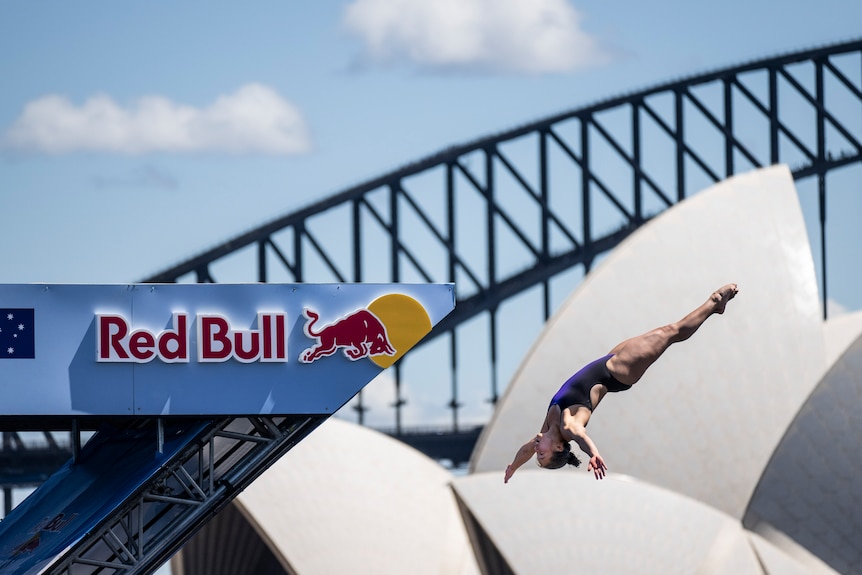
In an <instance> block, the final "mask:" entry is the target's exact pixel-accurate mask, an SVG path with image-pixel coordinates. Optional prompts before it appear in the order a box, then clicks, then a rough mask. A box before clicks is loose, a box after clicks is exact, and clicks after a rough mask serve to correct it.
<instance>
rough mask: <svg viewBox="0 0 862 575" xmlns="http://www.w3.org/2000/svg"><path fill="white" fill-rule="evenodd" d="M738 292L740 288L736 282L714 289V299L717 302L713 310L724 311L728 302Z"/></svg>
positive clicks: (714, 311) (715, 311)
mask: <svg viewBox="0 0 862 575" xmlns="http://www.w3.org/2000/svg"><path fill="white" fill-rule="evenodd" d="M737 293H739V288H737V287H736V284H727V285H726V286H722V287H720V288H718V289H717V290H716V291H714V292H713V293H712V296H711V298H712V301H713V303H714V304H715V307H714V308H713V310H712V312H713V313H724V308H725V307H726V306H727V302H729V301H730V300H732V299H733V298H734V297H735V296H736V294H737Z"/></svg>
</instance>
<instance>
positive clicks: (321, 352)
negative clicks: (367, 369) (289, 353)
mask: <svg viewBox="0 0 862 575" xmlns="http://www.w3.org/2000/svg"><path fill="white" fill-rule="evenodd" d="M302 313H303V315H304V316H305V317H306V319H307V320H308V321H306V323H305V327H304V328H303V331H304V332H305V335H306V336H307V337H309V338H310V339H316V340H317V343H316V344H315V345H313V346H312V347H310V348H308V349H306V350H305V351H303V352H302V353H301V354H300V356H299V361H300V362H302V363H311V362H313V361H315V360H317V359H319V358H321V357H326V356H329V355H332V354H334V353H335V352H336V351H338V349H339V348H340V349H342V351H343V352H344V355H345V356H347V357H348V358H349V359H351V360H353V361H356V360H357V359H361V358H363V357H368V356H375V355H390V356H391V355H395V348H394V347H392V344H391V343H390V342H389V335H388V334H387V332H386V326H385V325H383V322H381V321H380V319H379V318H378V317H377V316H376V315H374V314H373V313H371V312H370V311H368V310H367V309H360V310H356V311H354V312H352V313H349V314H347V315H346V316H344V317H342V318H341V319H338V320H336V321H335V322H333V323H331V324H328V325H325V326H323V327H321V328H320V329H319V330H315V327H314V326H315V324H316V323H317V320H318V319H320V314H318V313H316V312H314V311H312V310H310V309H308V308H306V309H304V310H303V312H302Z"/></svg>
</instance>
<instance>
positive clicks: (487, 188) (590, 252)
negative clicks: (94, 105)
mask: <svg viewBox="0 0 862 575" xmlns="http://www.w3.org/2000/svg"><path fill="white" fill-rule="evenodd" d="M860 53H862V42H860V41H858V40H857V41H853V42H846V43H842V44H837V45H832V46H827V47H822V48H818V49H813V50H806V51H802V52H797V53H793V54H786V55H783V56H778V57H773V58H768V59H764V60H758V61H754V62H750V63H747V64H744V65H741V66H736V67H733V68H727V69H723V70H718V71H714V72H709V73H705V74H701V75H698V76H695V77H691V78H685V79H682V80H678V81H674V82H671V83H667V84H662V85H659V86H656V87H653V88H650V89H647V90H643V91H640V92H636V93H632V94H626V95H623V96H619V97H616V98H611V99H608V100H605V101H601V102H598V103H595V104H592V105H589V106H584V107H581V108H578V109H575V110H571V111H568V112H565V113H561V114H558V115H555V116H552V117H549V118H545V119H542V120H539V121H536V122H532V123H530V124H526V125H523V126H520V127H517V128H514V129H510V130H507V131H504V132H501V133H499V134H496V135H493V136H488V137H484V138H481V139H478V140H476V141H473V142H469V143H467V144H463V145H459V146H453V147H451V148H448V149H445V150H443V151H441V152H439V153H437V154H435V155H432V156H430V157H427V158H423V159H421V160H419V161H416V162H414V163H412V164H409V165H407V166H404V167H403V168H401V169H398V170H395V171H393V172H391V173H388V174H384V175H382V176H380V177H378V178H376V179H373V180H371V181H368V182H364V183H362V184H359V185H356V186H354V187H351V188H350V189H347V190H343V191H341V192H339V193H336V194H333V195H332V196H331V197H328V198H326V199H324V200H322V201H319V202H317V203H315V204H313V205H310V206H307V207H305V208H303V209H300V210H297V211H296V212H294V213H290V214H286V215H284V216H283V217H280V218H277V219H275V220H273V221H271V222H269V223H268V224H266V225H263V226H261V227H259V228H257V229H254V230H251V231H248V232H247V233H244V234H242V235H240V236H237V237H233V238H230V239H228V240H227V241H225V242H224V243H222V244H220V245H218V246H216V247H213V248H212V249H210V250H208V251H206V252H204V253H201V254H199V255H197V256H195V257H193V258H191V259H188V260H187V261H183V262H181V263H179V264H177V265H174V266H172V267H170V268H169V269H166V270H164V271H162V272H161V273H157V274H155V275H153V276H151V277H148V278H146V279H145V280H144V281H146V282H182V281H192V282H224V281H230V282H232V281H246V282H248V281H253V282H284V281H286V282H312V281H313V282H329V281H334V282H454V283H455V284H456V287H457V306H456V309H455V311H454V312H453V313H452V314H451V315H450V316H449V317H448V318H447V319H446V320H445V321H444V322H443V324H442V325H438V326H437V328H436V329H435V331H434V332H433V333H432V334H431V335H430V336H429V337H428V338H427V339H426V341H425V344H426V347H430V346H429V344H432V342H435V343H434V346H433V347H434V348H435V349H434V350H433V352H431V351H428V352H427V353H428V354H429V355H430V354H432V353H433V354H434V355H435V359H433V360H431V359H429V360H428V361H433V362H434V364H433V365H434V366H435V369H434V370H433V372H434V374H433V377H434V380H433V381H431V380H428V381H423V377H422V376H423V375H425V374H427V372H428V370H427V369H423V368H422V367H417V368H415V369H414V370H411V367H412V366H411V363H418V362H416V361H414V358H413V357H412V356H411V357H409V358H406V361H405V362H403V363H399V364H396V366H395V368H394V374H393V375H394V382H393V388H392V389H391V392H390V395H389V401H388V404H387V405H384V406H373V407H371V409H372V410H375V411H380V410H381V409H383V410H389V411H391V414H390V420H391V422H390V424H388V425H386V427H388V428H389V430H390V431H391V432H392V433H394V434H395V435H398V436H402V437H403V438H406V439H408V440H409V441H411V442H414V443H415V444H417V445H419V446H421V447H423V449H425V450H433V449H435V447H434V441H435V438H437V441H444V442H445V443H446V444H447V445H448V447H447V449H450V450H451V449H455V451H453V452H452V453H455V454H456V455H454V457H455V459H462V458H463V457H465V454H466V455H469V449H468V447H469V445H464V446H463V447H464V449H460V450H458V449H456V446H457V445H458V443H459V438H460V439H462V440H463V441H465V442H467V443H468V444H469V442H470V441H471V440H472V439H475V434H476V431H475V428H474V427H473V426H472V425H471V424H473V423H477V419H478V420H481V419H482V418H483V414H486V415H489V414H490V410H491V409H492V406H493V404H494V403H495V402H496V400H497V398H498V395H499V394H500V393H501V391H502V389H503V388H504V386H505V383H506V381H507V379H508V377H509V376H510V375H511V373H512V371H513V370H514V368H515V367H516V363H517V360H518V358H519V357H521V356H522V355H523V353H524V352H525V351H526V348H527V346H528V345H529V344H530V343H531V341H532V339H533V338H534V337H535V335H537V332H538V329H540V327H541V324H542V323H544V321H545V320H547V319H548V318H549V317H550V315H551V314H552V313H553V311H554V309H555V305H556V304H557V303H559V302H560V301H561V298H563V297H565V296H566V294H567V293H568V292H569V291H570V290H571V289H572V287H573V286H574V285H576V284H577V282H578V280H579V279H580V278H581V277H583V275H584V274H586V273H587V272H589V270H590V269H591V268H592V267H593V266H594V265H596V263H597V261H598V260H599V259H600V257H601V256H602V255H603V254H605V253H606V252H608V251H609V250H611V249H613V248H614V247H615V246H616V245H617V244H618V243H619V242H621V241H622V240H623V239H624V238H625V237H626V236H628V235H629V234H630V233H631V232H632V231H633V230H635V229H636V228H637V227H638V226H640V225H641V224H643V223H644V222H646V221H648V220H649V219H650V218H651V217H654V216H655V215H657V214H659V213H661V212H662V211H663V210H664V209H666V208H668V207H670V206H672V205H674V204H675V203H677V202H680V201H682V200H684V199H685V198H686V197H688V196H689V195H691V194H693V193H696V192H698V191H700V190H702V189H704V188H706V187H708V186H709V185H711V184H713V183H716V182H718V181H720V180H723V179H725V178H728V177H730V176H732V175H734V174H737V173H741V172H745V171H748V170H752V169H755V168H759V167H763V166H769V165H772V164H776V163H782V164H787V165H788V166H790V168H791V170H792V173H793V175H794V178H795V179H796V182H797V186H798V188H799V190H800V196H802V197H801V198H800V201H801V203H802V205H803V207H804V209H806V212H807V214H806V215H807V221H808V223H809V235H810V236H811V242H812V248H813V250H812V251H813V252H814V253H815V254H816V255H815V259H816V260H817V265H818V276H819V279H820V282H821V285H820V288H821V294H822V297H823V301H824V307H823V309H824V317H825V315H826V313H827V311H826V310H827V306H826V301H827V300H828V299H829V297H830V287H831V280H832V279H833V276H836V275H837V274H834V273H833V269H832V265H833V257H831V256H832V251H833V250H832V248H833V244H838V243H842V242H844V243H846V242H852V241H853V240H852V239H851V238H849V237H846V235H847V234H845V233H844V232H843V231H842V230H835V229H830V228H829V220H830V218H828V217H827V215H828V214H830V213H831V211H834V210H842V211H846V210H847V209H848V208H847V207H846V202H847V200H846V198H848V197H850V198H855V199H856V201H855V202H854V201H852V199H851V200H850V202H849V203H850V206H852V207H855V208H857V209H860V210H862V177H860V175H862V170H860V168H859V164H860V161H862V79H860V75H862V58H860ZM839 197H840V198H844V200H843V201H844V203H842V205H840V206H839V205H838V204H839V201H838V200H835V199H834V198H839ZM856 215H857V217H858V216H862V211H859V212H857V213H856ZM836 259H837V258H836ZM856 264H857V262H847V261H836V262H835V264H834V265H836V266H852V265H856ZM635 283H636V280H635ZM413 353H414V354H419V353H422V352H419V351H418V350H415V351H414V352H413ZM476 363H478V364H481V365H479V366H476V365H473V364H476ZM443 379H445V381H442V380H443ZM417 388H424V389H428V388H433V389H434V390H436V393H437V395H436V396H435V397H431V398H428V396H427V395H426V396H423V399H422V401H426V402H427V401H429V400H430V402H431V403H434V404H435V406H436V407H437V408H438V412H437V413H436V416H435V417H433V423H434V424H435V425H437V426H438V427H440V426H441V423H442V422H443V420H444V419H446V420H448V422H446V423H442V429H438V430H436V431H434V432H429V433H424V434H423V433H419V434H417V433H411V429H412V430H413V431H415V429H414V428H415V427H416V426H423V425H427V422H426V421H421V420H420V421H411V420H410V418H409V417H408V416H407V415H406V409H405V408H406V406H409V405H410V403H411V402H414V401H417V399H415V398H413V397H411V390H413V389H417ZM483 403H484V404H485V408H484V411H483V408H482V404H483ZM352 408H353V409H354V410H355V411H356V419H357V420H358V421H359V422H360V423H367V422H366V421H365V419H366V411H367V410H368V409H369V406H368V405H367V402H365V401H364V398H363V397H361V396H360V397H358V398H357V399H356V400H355V401H354V402H353V405H352ZM444 410H446V411H448V416H443V415H442V412H443V411H444ZM465 421H469V422H470V423H469V424H466V425H465ZM479 423H481V421H479ZM379 424H380V419H379V418H378V419H376V421H375V425H378V426H379ZM439 432H442V433H443V434H444V435H446V436H447V437H446V438H445V439H441V438H440V437H439Z"/></svg>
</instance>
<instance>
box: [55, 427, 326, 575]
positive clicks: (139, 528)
mask: <svg viewBox="0 0 862 575" xmlns="http://www.w3.org/2000/svg"><path fill="white" fill-rule="evenodd" d="M325 419H326V416H294V417H265V416H252V417H236V418H225V419H222V420H219V421H214V422H212V425H210V426H209V427H207V428H206V429H205V431H203V432H202V433H201V434H200V436H199V437H198V439H197V440H196V441H194V442H193V443H192V444H191V446H190V447H189V448H188V449H186V450H185V451H184V452H182V453H180V454H179V455H178V456H177V457H175V458H174V459H173V460H172V461H170V462H169V463H168V464H166V465H165V466H164V467H163V468H162V469H161V470H160V471H159V473H158V475H156V476H155V477H153V478H152V480H151V481H150V482H149V483H148V484H147V485H146V486H145V488H144V489H143V490H142V491H141V492H140V493H137V494H135V495H134V496H133V497H131V498H130V499H128V500H127V501H126V502H125V504H123V505H122V506H120V507H118V508H117V509H115V510H114V512H113V513H111V514H110V515H109V516H108V517H107V518H106V519H105V520H104V521H103V523H102V524H101V525H100V526H99V527H98V528H97V529H95V530H94V531H93V532H92V533H91V534H89V536H88V537H86V538H85V539H84V541H82V542H81V543H79V544H78V545H77V546H76V547H74V548H72V549H70V550H69V552H68V553H66V554H65V555H64V556H62V557H61V558H59V559H58V561H57V562H56V563H54V564H53V565H51V566H50V567H49V568H48V569H47V570H46V571H45V572H46V573H49V574H54V575H85V574H94V575H95V574H97V573H112V574H115V575H134V574H139V573H150V572H152V570H154V569H155V568H157V567H158V566H159V565H161V564H162V563H164V562H165V561H166V560H167V559H168V558H170V556H171V555H173V554H174V553H175V552H176V551H177V550H178V549H179V548H180V547H181V546H182V544H183V543H185V541H187V540H188V539H189V538H190V537H191V536H192V535H193V534H194V533H195V531H196V530H197V529H199V528H200V527H201V526H202V525H203V524H204V523H205V522H206V521H207V520H208V519H209V518H210V517H212V516H213V515H215V514H216V513H217V512H218V511H219V510H220V509H221V508H223V507H224V506H225V505H227V504H228V503H229V502H230V501H231V500H232V499H233V498H234V497H235V496H236V495H237V494H239V493H240V492H241V491H242V490H243V489H245V487H246V486H248V485H249V484H250V483H251V482H252V481H253V480H254V479H255V478H257V477H258V476H259V475H260V474H261V473H262V472H263V471H264V470H265V469H267V468H268V467H269V466H270V465H271V464H272V463H273V462H275V461H276V460H277V459H278V458H279V457H281V456H282V455H283V454H284V453H285V452H287V451H288V450H289V449H290V448H291V447H293V446H294V445H295V444H296V443H298V442H299V441H300V440H301V439H302V438H303V437H305V436H306V435H307V434H308V433H310V432H311V431H312V430H313V429H314V428H315V427H317V426H318V425H319V424H320V423H321V422H322V421H323V420H325ZM157 425H158V423H157ZM159 429H163V427H161V426H159ZM159 438H160V440H161V439H163V436H162V435H159ZM154 448H155V449H160V448H161V443H160V441H158V442H157V445H155V446H154Z"/></svg>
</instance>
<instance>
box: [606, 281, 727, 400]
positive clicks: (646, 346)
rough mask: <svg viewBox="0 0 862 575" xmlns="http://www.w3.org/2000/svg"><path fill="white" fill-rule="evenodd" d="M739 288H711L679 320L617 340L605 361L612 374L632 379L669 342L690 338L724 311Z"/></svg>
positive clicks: (656, 356) (622, 379)
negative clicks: (703, 298) (713, 316)
mask: <svg viewBox="0 0 862 575" xmlns="http://www.w3.org/2000/svg"><path fill="white" fill-rule="evenodd" d="M738 291H739V290H738V289H737V287H736V284H727V285H726V286H723V287H721V288H719V289H718V290H716V291H715V292H713V293H712V295H710V296H709V299H708V300H706V302H704V303H703V304H702V305H700V306H699V307H698V308H696V309H695V310H693V311H692V312H691V313H689V314H688V315H686V316H685V317H684V318H682V319H681V320H679V321H678V322H675V323H671V324H668V325H665V326H662V327H659V328H656V329H654V330H651V331H648V332H647V333H645V334H643V335H639V336H637V337H633V338H631V339H627V340H626V341H624V342H622V343H620V344H619V345H617V346H616V347H615V348H614V349H612V350H611V353H613V354H614V356H613V357H612V358H610V359H609V360H608V362H607V366H608V370H609V371H610V372H611V375H613V376H614V377H615V378H616V379H617V380H618V381H620V382H622V383H625V384H629V385H631V384H633V383H635V382H636V381H637V380H639V379H640V378H641V376H643V374H644V372H646V370H647V368H648V367H649V366H651V365H652V364H653V363H654V362H655V361H656V360H657V359H658V358H659V357H660V356H661V354H662V353H664V351H665V350H666V349H667V348H668V347H670V346H671V344H674V343H677V342H680V341H685V340H687V339H688V338H690V337H691V336H692V335H694V332H696V331H697V329H698V328H699V327H700V326H701V325H703V322H705V321H706V320H707V318H708V317H709V316H711V315H712V314H714V313H718V314H721V313H724V308H725V307H726V306H727V302H729V301H730V300H731V299H733V297H734V296H735V295H736V293H737V292H738Z"/></svg>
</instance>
